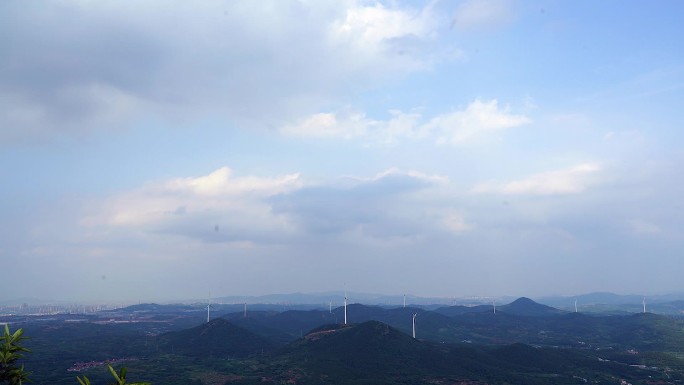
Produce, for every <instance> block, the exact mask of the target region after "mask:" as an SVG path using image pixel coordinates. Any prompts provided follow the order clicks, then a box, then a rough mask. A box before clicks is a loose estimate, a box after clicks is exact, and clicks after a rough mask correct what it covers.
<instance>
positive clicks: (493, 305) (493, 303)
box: [492, 300, 496, 314]
mask: <svg viewBox="0 0 684 385" xmlns="http://www.w3.org/2000/svg"><path fill="white" fill-rule="evenodd" d="M492 307H493V308H494V314H496V300H493V301H492Z"/></svg>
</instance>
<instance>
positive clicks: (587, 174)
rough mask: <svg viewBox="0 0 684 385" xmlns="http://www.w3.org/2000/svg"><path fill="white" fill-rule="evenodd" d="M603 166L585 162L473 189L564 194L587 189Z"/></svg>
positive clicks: (483, 191)
mask: <svg viewBox="0 0 684 385" xmlns="http://www.w3.org/2000/svg"><path fill="white" fill-rule="evenodd" d="M600 170H601V167H600V166H599V165H598V164H595V163H583V164H580V165H577V166H574V167H571V168H567V169H563V170H556V171H549V172H544V173H540V174H535V175H531V176H529V177H527V178H524V179H520V180H514V181H510V182H506V183H503V184H501V183H482V184H479V185H477V186H475V187H473V189H472V190H471V191H472V192H473V193H477V194H481V193H497V194H505V195H564V194H577V193H581V192H583V191H585V190H586V189H587V188H588V187H589V186H590V185H591V184H592V183H593V182H594V181H595V176H596V174H597V172H599V171H600Z"/></svg>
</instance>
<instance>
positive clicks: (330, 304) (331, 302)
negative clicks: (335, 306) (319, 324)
mask: <svg viewBox="0 0 684 385" xmlns="http://www.w3.org/2000/svg"><path fill="white" fill-rule="evenodd" d="M330 314H332V301H330Z"/></svg>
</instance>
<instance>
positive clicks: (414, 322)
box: [413, 313, 418, 340]
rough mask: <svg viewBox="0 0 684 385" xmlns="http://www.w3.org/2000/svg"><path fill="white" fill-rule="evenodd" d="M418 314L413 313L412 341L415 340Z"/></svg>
mask: <svg viewBox="0 0 684 385" xmlns="http://www.w3.org/2000/svg"><path fill="white" fill-rule="evenodd" d="M417 315H418V313H413V339H414V340H415V339H416V316H417Z"/></svg>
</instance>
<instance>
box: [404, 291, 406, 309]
mask: <svg viewBox="0 0 684 385" xmlns="http://www.w3.org/2000/svg"><path fill="white" fill-rule="evenodd" d="M404 307H406V294H404Z"/></svg>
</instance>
